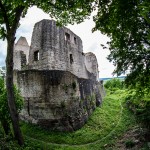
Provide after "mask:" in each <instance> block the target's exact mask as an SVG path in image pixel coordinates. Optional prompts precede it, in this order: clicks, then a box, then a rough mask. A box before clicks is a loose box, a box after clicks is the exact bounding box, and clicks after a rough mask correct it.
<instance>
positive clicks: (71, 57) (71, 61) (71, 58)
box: [70, 54, 73, 64]
mask: <svg viewBox="0 0 150 150" xmlns="http://www.w3.org/2000/svg"><path fill="white" fill-rule="evenodd" d="M72 63H73V56H72V54H70V64H72Z"/></svg>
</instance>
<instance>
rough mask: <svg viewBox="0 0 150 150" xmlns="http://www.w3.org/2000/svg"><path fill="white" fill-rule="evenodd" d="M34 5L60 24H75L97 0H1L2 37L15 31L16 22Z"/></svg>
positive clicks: (87, 13)
mask: <svg viewBox="0 0 150 150" xmlns="http://www.w3.org/2000/svg"><path fill="white" fill-rule="evenodd" d="M32 6H37V7H38V8H41V9H42V10H43V11H45V12H46V13H48V14H49V15H50V16H51V17H55V18H56V19H57V20H58V23H59V24H67V23H70V24H73V23H74V22H77V23H79V22H82V21H83V19H85V18H87V17H88V16H89V15H90V14H91V12H92V11H93V10H95V9H96V6H97V0H76V1H74V0H51V1H49V0H46V1H43V0H13V1H12V0H0V37H1V38H3V39H4V38H7V37H8V34H9V32H11V33H12V32H14V30H16V28H17V27H18V26H19V24H16V22H18V21H19V20H20V17H25V15H26V13H27V10H28V8H30V7H32ZM14 34H15V32H14Z"/></svg>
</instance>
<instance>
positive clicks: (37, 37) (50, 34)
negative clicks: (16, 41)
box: [29, 20, 88, 78]
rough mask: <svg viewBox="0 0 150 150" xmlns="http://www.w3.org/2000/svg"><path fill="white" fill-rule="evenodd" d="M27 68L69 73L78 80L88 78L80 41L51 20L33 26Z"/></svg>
mask: <svg viewBox="0 0 150 150" xmlns="http://www.w3.org/2000/svg"><path fill="white" fill-rule="evenodd" d="M36 55H37V56H36ZM29 68H30V69H39V70H64V71H70V72H71V73H73V74H75V75H76V76H78V77H80V78H88V75H87V70H86V68H85V64H84V55H83V47H82V41H81V39H80V38H79V37H78V36H77V35H75V34H74V33H73V32H72V31H70V30H69V29H67V28H65V27H58V26H56V22H55V21H53V20H42V21H40V22H38V23H36V24H35V27H34V30H33V35H32V42H31V48H30V54H29Z"/></svg>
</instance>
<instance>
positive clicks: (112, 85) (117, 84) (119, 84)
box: [104, 78, 124, 91]
mask: <svg viewBox="0 0 150 150" xmlns="http://www.w3.org/2000/svg"><path fill="white" fill-rule="evenodd" d="M104 87H105V88H106V89H109V90H112V91H115V90H118V89H123V87H124V81H120V79H117V78H113V79H111V80H108V81H106V83H105V84H104Z"/></svg>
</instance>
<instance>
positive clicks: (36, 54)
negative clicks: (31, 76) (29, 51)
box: [34, 51, 39, 61]
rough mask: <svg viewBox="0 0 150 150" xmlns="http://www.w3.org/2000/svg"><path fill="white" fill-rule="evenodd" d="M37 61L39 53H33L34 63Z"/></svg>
mask: <svg viewBox="0 0 150 150" xmlns="http://www.w3.org/2000/svg"><path fill="white" fill-rule="evenodd" d="M38 60H39V51H35V52H34V61H38Z"/></svg>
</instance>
